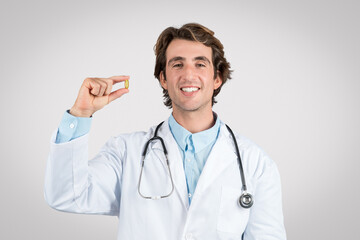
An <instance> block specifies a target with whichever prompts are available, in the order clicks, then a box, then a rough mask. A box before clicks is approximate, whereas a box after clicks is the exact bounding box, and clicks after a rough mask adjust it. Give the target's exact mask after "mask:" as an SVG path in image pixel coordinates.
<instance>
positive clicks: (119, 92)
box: [109, 88, 129, 103]
mask: <svg viewBox="0 0 360 240" xmlns="http://www.w3.org/2000/svg"><path fill="white" fill-rule="evenodd" d="M128 92H129V89H126V88H120V89H118V90H116V91H113V92H112V93H110V95H109V103H110V102H112V101H114V100H115V99H118V98H119V97H121V96H122V95H124V94H126V93H128Z"/></svg>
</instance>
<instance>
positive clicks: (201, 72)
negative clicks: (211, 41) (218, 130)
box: [160, 39, 222, 111]
mask: <svg viewBox="0 0 360 240" xmlns="http://www.w3.org/2000/svg"><path fill="white" fill-rule="evenodd" d="M219 75H220V74H217V77H216V78H214V66H213V63H212V50H211V48H210V47H207V46H205V45H204V44H202V43H199V42H195V41H188V40H183V39H175V40H173V41H172V42H171V43H170V44H169V46H168V48H167V50H166V79H165V76H164V72H162V73H161V74H160V83H161V85H162V87H163V88H164V89H166V90H168V92H169V96H170V98H171V100H172V107H173V111H200V110H209V111H211V107H212V95H213V92H214V90H215V89H217V88H218V87H220V85H221V82H222V81H221V78H220V77H219Z"/></svg>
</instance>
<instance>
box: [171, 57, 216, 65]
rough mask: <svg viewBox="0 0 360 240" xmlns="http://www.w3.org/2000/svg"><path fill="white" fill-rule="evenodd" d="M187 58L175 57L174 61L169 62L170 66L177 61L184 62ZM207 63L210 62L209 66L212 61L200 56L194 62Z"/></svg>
mask: <svg viewBox="0 0 360 240" xmlns="http://www.w3.org/2000/svg"><path fill="white" fill-rule="evenodd" d="M184 60H185V58H184V57H180V56H177V57H173V58H172V59H170V60H169V62H168V66H169V65H170V64H171V63H172V62H176V61H184ZM199 60H200V61H205V62H208V63H209V64H210V63H211V62H210V60H209V59H208V58H207V57H205V56H198V57H195V58H193V61H199Z"/></svg>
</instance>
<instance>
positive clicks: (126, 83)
mask: <svg viewBox="0 0 360 240" xmlns="http://www.w3.org/2000/svg"><path fill="white" fill-rule="evenodd" d="M125 88H126V89H128V88H129V79H126V80H125Z"/></svg>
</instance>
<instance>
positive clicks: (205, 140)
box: [169, 113, 220, 153]
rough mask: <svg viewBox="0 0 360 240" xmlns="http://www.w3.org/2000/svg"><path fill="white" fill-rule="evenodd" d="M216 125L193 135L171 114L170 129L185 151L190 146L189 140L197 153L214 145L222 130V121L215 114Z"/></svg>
mask: <svg viewBox="0 0 360 240" xmlns="http://www.w3.org/2000/svg"><path fill="white" fill-rule="evenodd" d="M214 118H215V119H216V120H215V124H214V126H212V127H211V128H209V129H206V130H204V131H201V132H198V133H194V134H192V133H191V132H189V131H188V130H186V129H185V128H184V127H182V126H181V125H180V124H179V123H178V122H176V120H175V118H174V117H173V115H172V114H171V115H170V117H169V127H170V131H171V133H172V135H173V136H174V138H175V140H176V142H177V144H178V145H179V147H180V148H181V149H182V150H183V151H185V148H186V145H187V144H188V142H190V141H189V139H191V140H192V143H193V146H194V148H195V153H197V152H200V151H201V150H203V149H204V148H205V147H207V146H208V145H209V144H213V143H214V142H215V140H216V138H217V136H218V133H219V129H220V120H219V118H218V117H217V115H216V113H214Z"/></svg>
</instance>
